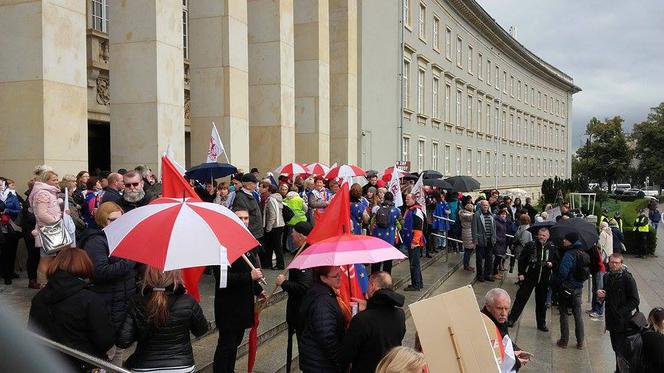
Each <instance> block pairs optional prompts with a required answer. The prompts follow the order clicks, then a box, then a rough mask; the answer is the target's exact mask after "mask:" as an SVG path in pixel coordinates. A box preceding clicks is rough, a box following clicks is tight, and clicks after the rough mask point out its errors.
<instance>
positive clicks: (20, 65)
mask: <svg viewBox="0 0 664 373" xmlns="http://www.w3.org/2000/svg"><path fill="white" fill-rule="evenodd" d="M85 28H86V18H85V2H83V1H65V2H63V1H55V0H41V1H25V0H5V1H2V2H0V46H1V50H2V51H1V52H0V149H2V150H0V165H1V166H0V167H2V176H5V177H10V178H12V179H14V180H15V181H16V183H17V187H18V188H23V187H24V186H25V182H26V181H27V180H28V178H30V177H31V175H32V170H33V169H34V167H35V166H36V165H38V164H47V165H49V166H52V167H53V168H54V169H55V171H56V172H57V173H58V174H60V175H61V176H62V175H64V174H76V172H78V171H80V170H86V169H87V168H88V122H87V81H86V78H87V73H86V68H87V67H86V52H85Z"/></svg>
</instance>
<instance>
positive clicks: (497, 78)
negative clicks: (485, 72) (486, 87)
mask: <svg viewBox="0 0 664 373" xmlns="http://www.w3.org/2000/svg"><path fill="white" fill-rule="evenodd" d="M495 78H496V89H500V66H498V65H496V76H495Z"/></svg>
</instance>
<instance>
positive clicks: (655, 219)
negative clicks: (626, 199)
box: [648, 205, 662, 232]
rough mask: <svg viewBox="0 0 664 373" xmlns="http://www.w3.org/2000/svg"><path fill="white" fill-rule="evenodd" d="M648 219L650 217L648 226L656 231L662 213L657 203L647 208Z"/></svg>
mask: <svg viewBox="0 0 664 373" xmlns="http://www.w3.org/2000/svg"><path fill="white" fill-rule="evenodd" d="M648 219H650V226H651V227H652V228H653V229H654V230H655V232H657V226H658V225H659V222H660V221H662V213H661V212H659V209H658V208H657V205H655V206H654V207H653V208H651V209H649V213H648Z"/></svg>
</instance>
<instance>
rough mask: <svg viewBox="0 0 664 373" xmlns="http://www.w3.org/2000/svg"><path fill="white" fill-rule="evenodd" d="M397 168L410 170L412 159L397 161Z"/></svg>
mask: <svg viewBox="0 0 664 373" xmlns="http://www.w3.org/2000/svg"><path fill="white" fill-rule="evenodd" d="M397 168H398V169H400V170H401V171H405V172H410V161H397Z"/></svg>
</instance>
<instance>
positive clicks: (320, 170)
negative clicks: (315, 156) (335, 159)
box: [306, 162, 330, 176]
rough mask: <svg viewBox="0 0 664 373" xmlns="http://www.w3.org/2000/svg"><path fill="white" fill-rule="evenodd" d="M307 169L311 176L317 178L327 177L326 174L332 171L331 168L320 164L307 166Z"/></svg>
mask: <svg viewBox="0 0 664 373" xmlns="http://www.w3.org/2000/svg"><path fill="white" fill-rule="evenodd" d="M306 169H307V173H308V174H309V175H316V176H325V174H326V173H328V171H330V167H328V166H327V165H324V164H322V163H318V162H316V163H312V164H310V165H307V167H306Z"/></svg>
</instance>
